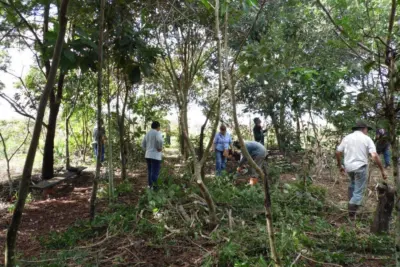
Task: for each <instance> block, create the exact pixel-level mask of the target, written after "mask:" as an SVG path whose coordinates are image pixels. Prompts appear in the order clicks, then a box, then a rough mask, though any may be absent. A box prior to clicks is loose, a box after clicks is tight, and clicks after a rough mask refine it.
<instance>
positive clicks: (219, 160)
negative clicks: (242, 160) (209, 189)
mask: <svg viewBox="0 0 400 267" xmlns="http://www.w3.org/2000/svg"><path fill="white" fill-rule="evenodd" d="M215 165H216V166H215V171H216V175H217V176H220V175H221V172H222V171H223V170H225V168H226V158H225V157H224V152H223V151H219V150H215Z"/></svg>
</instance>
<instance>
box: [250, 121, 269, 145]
mask: <svg viewBox="0 0 400 267" xmlns="http://www.w3.org/2000/svg"><path fill="white" fill-rule="evenodd" d="M253 121H254V124H255V125H254V128H253V135H254V141H256V142H259V143H261V144H263V145H264V133H265V132H267V129H265V130H263V129H262V126H261V120H260V118H254V120H253Z"/></svg>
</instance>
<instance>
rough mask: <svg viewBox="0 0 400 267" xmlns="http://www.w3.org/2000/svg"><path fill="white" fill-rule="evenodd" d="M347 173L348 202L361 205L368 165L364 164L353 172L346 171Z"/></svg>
mask: <svg viewBox="0 0 400 267" xmlns="http://www.w3.org/2000/svg"><path fill="white" fill-rule="evenodd" d="M348 175H349V177H350V185H349V198H350V201H349V203H350V204H354V205H361V203H362V199H363V194H364V190H365V187H366V186H367V180H368V177H367V176H368V166H367V165H365V166H362V167H361V168H359V169H357V170H355V171H353V172H348Z"/></svg>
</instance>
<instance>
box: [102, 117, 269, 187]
mask: <svg viewBox="0 0 400 267" xmlns="http://www.w3.org/2000/svg"><path fill="white" fill-rule="evenodd" d="M256 119H258V118H256ZM256 119H255V122H256ZM254 129H255V130H254V131H255V133H256V132H257V138H256V140H257V141H245V142H244V143H245V146H246V148H247V151H248V152H249V153H250V155H251V157H252V158H253V160H254V161H255V162H256V164H257V165H258V166H259V167H260V168H261V167H262V164H263V162H264V160H265V157H266V156H267V150H266V149H265V147H264V144H263V141H264V137H263V133H264V132H265V131H262V129H261V121H260V120H259V119H258V120H257V123H256V126H255V128H254ZM219 130H220V131H219V132H218V133H217V134H216V136H215V138H214V142H213V151H214V152H215V157H216V175H217V176H219V175H221V174H222V172H223V171H224V170H225V169H226V161H227V158H228V157H229V151H230V150H231V151H232V150H233V147H235V148H236V149H239V150H240V149H241V145H240V143H239V142H238V141H235V142H232V138H231V135H230V134H229V133H228V132H227V129H226V126H225V125H221V126H220V128H219ZM259 132H261V134H262V135H259ZM255 137H256V134H255ZM163 146H164V142H163V136H162V134H161V132H160V123H159V122H158V121H154V122H153V123H152V124H151V130H150V131H149V132H148V133H147V134H146V135H145V137H144V138H143V141H142V149H143V150H144V151H145V158H146V162H147V173H148V183H149V187H150V188H156V187H157V180H158V175H159V173H160V168H161V160H162V151H163ZM97 151H98V150H95V152H96V153H97ZM246 162H247V160H246V158H245V157H242V158H241V160H240V162H239V168H241V167H242V166H243V165H245V164H246ZM251 171H252V173H251V174H252V175H253V176H257V174H256V172H255V171H254V170H253V169H251Z"/></svg>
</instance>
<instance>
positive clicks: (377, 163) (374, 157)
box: [370, 152, 387, 180]
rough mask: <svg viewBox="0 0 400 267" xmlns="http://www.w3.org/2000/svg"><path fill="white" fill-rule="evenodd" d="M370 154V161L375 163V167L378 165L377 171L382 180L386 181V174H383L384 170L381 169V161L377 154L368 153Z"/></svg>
mask: <svg viewBox="0 0 400 267" xmlns="http://www.w3.org/2000/svg"><path fill="white" fill-rule="evenodd" d="M370 154H371V157H372V160H373V161H374V162H375V163H376V165H378V167H379V170H380V171H381V174H382V178H383V179H384V180H386V178H387V175H386V173H385V169H384V168H383V165H382V161H381V159H380V157H379V155H378V153H376V152H372V153H370Z"/></svg>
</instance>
